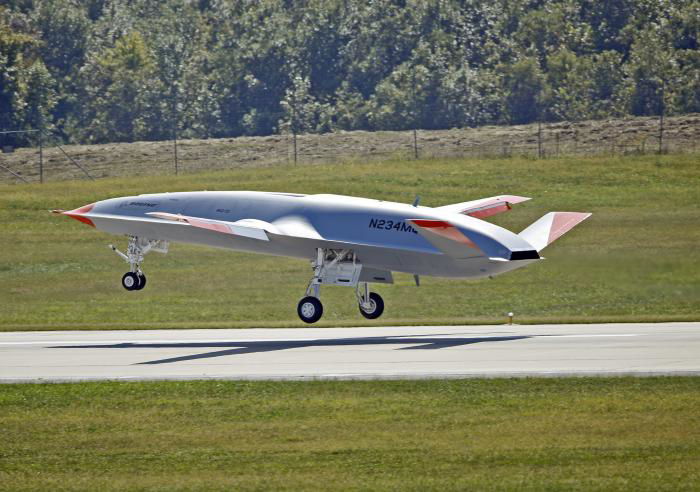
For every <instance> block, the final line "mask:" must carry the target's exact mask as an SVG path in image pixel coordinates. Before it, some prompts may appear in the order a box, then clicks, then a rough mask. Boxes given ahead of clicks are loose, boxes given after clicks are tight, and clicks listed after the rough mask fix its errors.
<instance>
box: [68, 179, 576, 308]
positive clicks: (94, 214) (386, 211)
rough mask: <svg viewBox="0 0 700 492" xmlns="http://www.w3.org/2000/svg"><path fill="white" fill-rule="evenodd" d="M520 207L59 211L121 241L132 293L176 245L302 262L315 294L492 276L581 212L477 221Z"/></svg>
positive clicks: (489, 201) (244, 195)
mask: <svg viewBox="0 0 700 492" xmlns="http://www.w3.org/2000/svg"><path fill="white" fill-rule="evenodd" d="M526 200H529V198H526V197H520V196H514V195H501V196H496V197H489V198H483V199H479V200H473V201H470V202H462V203H456V204H453V205H446V206H442V207H436V208H431V207H423V206H416V205H408V204H403V203H396V202H388V201H382V200H373V199H367V198H357V197H348V196H341V195H302V194H292V193H266V192H184V193H161V194H152V195H139V196H132V197H120V198H113V199H109V200H104V201H101V202H97V203H94V204H90V205H86V206H84V207H81V208H78V209H75V210H71V211H68V212H63V211H60V212H61V213H63V214H65V215H68V216H70V217H73V218H75V219H77V220H79V221H80V222H83V223H85V224H88V225H91V226H94V227H96V228H98V229H100V230H103V231H106V232H109V233H112V234H120V235H126V236H128V237H129V238H130V243H129V248H130V249H129V250H128V252H127V254H124V253H121V252H118V253H119V254H120V255H121V256H122V257H123V258H124V259H126V260H127V261H128V262H129V264H130V265H131V272H129V273H127V274H125V277H124V279H123V284H124V286H125V288H127V289H130V290H131V288H132V287H130V286H133V285H136V286H137V287H133V288H134V289H136V288H142V287H140V286H141V283H140V282H141V280H140V279H141V277H139V276H142V278H143V284H145V276H143V273H142V272H141V270H140V267H139V264H140V262H141V261H142V259H143V255H144V254H145V253H146V252H148V251H149V250H151V249H152V250H155V251H159V250H163V249H164V248H163V247H162V243H165V244H167V243H168V242H185V243H194V244H204V245H209V246H214V247H220V248H227V249H235V250H242V251H250V252H255V253H262V254H270V255H279V256H290V257H298V258H305V259H309V260H311V261H312V263H313V265H315V266H314V269H315V270H314V271H315V276H314V279H315V280H314V281H316V287H314V288H315V291H316V292H317V291H318V285H320V283H322V282H323V281H324V280H325V281H326V282H331V283H335V284H337V285H343V282H347V285H357V284H358V282H365V283H366V282H391V281H392V275H391V272H392V271H400V272H406V273H411V274H414V275H416V276H417V275H433V276H443V277H461V278H477V277H484V276H493V275H498V274H501V273H504V272H507V271H510V270H513V269H516V268H520V267H522V266H525V265H527V264H529V263H532V262H534V261H538V260H539V259H540V256H539V252H540V251H541V250H542V249H543V248H544V247H545V246H547V245H548V244H550V243H551V242H552V241H554V240H555V239H557V238H558V237H560V236H561V235H562V234H564V233H565V232H566V231H568V230H570V229H571V228H572V227H574V226H575V225H576V224H578V223H579V222H581V221H582V220H584V219H585V218H587V217H588V216H589V215H590V214H579V213H573V212H552V213H550V214H547V215H545V216H544V217H542V218H541V219H540V220H538V221H536V222H535V223H534V224H532V225H531V226H530V227H528V228H527V229H525V230H524V231H523V232H521V233H520V234H516V233H513V232H511V231H508V230H506V229H504V228H502V227H499V226H497V225H495V224H492V223H490V222H487V221H485V220H483V219H484V218H486V217H490V216H492V215H495V214H498V213H502V212H506V211H508V210H510V209H511V207H512V205H513V204H515V203H520V202H523V201H526ZM112 248H113V249H115V251H117V250H116V248H114V247H112ZM165 250H167V248H165ZM329 272H334V273H333V274H332V275H331V274H330V273H329ZM128 275H132V276H133V278H131V277H129V278H127V276H128ZM416 279H417V277H416ZM314 281H312V284H311V285H313V284H314ZM416 281H417V280H416ZM125 282H126V283H125ZM129 282H132V283H131V284H129ZM127 284H129V285H127ZM311 285H310V287H309V289H311V288H312V287H311ZM309 292H311V293H312V294H313V289H312V291H309ZM307 293H308V292H307ZM312 297H313V296H312ZM370 297H371V296H370V293H369V292H368V291H367V292H366V293H365V295H364V296H362V295H359V294H358V298H359V299H364V300H362V301H361V303H360V304H361V311H362V312H363V313H364V314H365V315H366V316H369V315H367V313H366V312H365V311H364V310H363V309H365V308H366V309H369V307H368V306H369V305H370ZM363 303H364V304H363ZM363 306H364V308H363ZM307 307H308V306H307ZM300 309H301V307H300ZM382 309H383V308H382ZM380 312H381V310H380ZM299 313H300V316H301V317H302V319H304V320H306V319H305V318H304V316H303V315H302V311H299Z"/></svg>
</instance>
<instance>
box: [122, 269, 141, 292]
mask: <svg viewBox="0 0 700 492" xmlns="http://www.w3.org/2000/svg"><path fill="white" fill-rule="evenodd" d="M140 283H141V282H140V281H139V276H138V275H136V274H135V273H134V272H126V273H125V274H124V276H123V277H122V287H124V288H125V289H126V290H136V289H138V288H139V284H140Z"/></svg>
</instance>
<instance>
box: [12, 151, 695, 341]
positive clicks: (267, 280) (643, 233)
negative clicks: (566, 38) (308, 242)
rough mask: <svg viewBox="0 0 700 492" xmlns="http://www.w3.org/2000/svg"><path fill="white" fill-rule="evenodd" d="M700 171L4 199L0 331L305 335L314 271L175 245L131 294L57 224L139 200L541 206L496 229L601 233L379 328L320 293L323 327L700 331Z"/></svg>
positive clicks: (494, 166)
mask: <svg viewBox="0 0 700 492" xmlns="http://www.w3.org/2000/svg"><path fill="white" fill-rule="evenodd" d="M699 178H700V162H699V160H698V156H697V155H665V156H628V157H595V158H593V157H591V158H580V157H579V158H561V159H546V160H531V159H518V158H512V159H490V160H488V159H487V160H473V159H471V160H465V159H452V160H445V159H442V160H441V159H435V160H419V161H386V162H380V163H376V162H373V163H343V164H336V165H318V166H298V167H294V166H279V167H274V168H261V169H239V170H232V171H226V172H217V173H207V174H204V173H203V174H195V175H185V176H179V177H175V176H160V177H140V178H131V179H129V178H119V179H116V178H114V179H104V180H99V181H96V182H90V181H66V182H60V183H50V184H45V185H43V186H42V185H21V186H0V252H1V254H0V330H15V329H57V328H77V329H100V328H140V327H143V328H166V327H207V326H210V327H239V326H300V325H301V322H300V321H298V319H297V316H296V303H297V301H298V299H299V298H300V297H301V296H302V295H303V292H304V289H305V287H306V283H307V282H308V280H309V278H310V275H311V270H310V268H309V266H308V264H307V263H306V262H303V261H300V260H295V259H285V258H275V257H267V256H261V255H254V254H247V253H237V252H231V251H223V250H216V249H209V248H205V247H197V246H189V245H180V244H174V245H172V246H171V251H170V253H169V254H168V255H166V256H162V255H159V254H157V253H152V254H149V255H148V256H147V257H146V262H145V264H144V269H145V271H146V272H147V274H148V276H149V277H148V278H149V284H148V287H147V288H146V289H145V290H143V291H141V292H126V291H124V290H123V289H122V287H121V286H120V282H119V279H120V277H121V275H122V274H123V272H124V271H125V270H126V265H125V264H124V263H123V262H122V260H120V259H119V258H117V256H116V255H114V254H113V253H111V252H110V251H109V250H108V249H107V247H106V245H107V244H109V243H112V242H116V243H117V244H118V245H120V246H122V247H123V246H124V244H125V240H124V239H123V238H119V237H115V236H110V235H107V234H105V233H101V232H98V231H95V230H94V229H92V228H89V227H86V226H85V225H83V224H80V223H78V222H76V221H73V220H70V219H68V218H65V217H57V216H51V215H49V214H48V213H47V210H49V209H52V208H66V209H68V208H73V207H77V206H80V205H84V204H87V203H91V202H94V201H97V200H101V199H105V198H109V197H115V196H123V195H129V194H137V193H145V192H162V191H179V190H202V189H208V190H269V191H294V192H302V193H339V194H347V195H356V196H366V197H373V198H380V199H385V200H395V201H402V202H411V201H412V200H413V198H414V195H415V194H420V195H421V196H422V204H424V205H429V206H437V205H444V204H447V203H453V202H459V201H465V200H470V199H475V198H479V197H485V196H491V195H496V194H503V193H512V194H519V195H525V196H531V197H533V198H534V199H533V200H532V201H530V202H526V203H523V204H520V205H517V206H516V207H515V209H514V210H513V211H511V212H510V213H507V214H502V215H499V216H496V217H494V221H495V222H496V223H498V224H500V225H503V226H505V227H507V228H510V229H512V230H515V231H519V230H522V229H523V228H524V227H526V226H527V225H529V224H530V223H531V222H533V221H534V220H536V219H537V218H539V217H540V216H541V215H542V214H544V213H546V212H548V211H552V210H559V211H567V210H570V211H588V212H593V214H594V215H593V217H591V218H590V219H589V220H588V221H586V222H585V223H583V224H582V225H580V226H579V227H577V228H576V229H574V230H573V231H572V232H570V233H569V234H567V235H566V236H565V237H563V238H561V239H560V240H559V241H557V243H555V244H554V245H552V246H550V247H549V248H548V249H546V250H545V252H544V256H546V257H547V260H546V261H543V262H540V263H538V264H536V265H531V266H529V267H527V268H524V269H522V270H518V271H516V272H513V273H509V274H505V275H503V276H500V277H496V278H495V279H493V280H480V281H465V280H447V279H437V278H428V277H425V278H423V279H422V285H421V287H420V288H416V287H415V286H414V284H413V279H412V277H411V276H409V275H402V274H399V275H397V276H396V280H397V283H396V285H393V286H378V287H377V288H376V290H377V291H379V292H380V293H381V294H382V295H383V296H384V298H385V301H386V304H387V309H386V311H385V315H384V316H383V317H382V318H380V319H379V320H377V321H374V322H369V321H367V320H365V319H364V318H362V317H361V316H360V315H359V313H358V312H357V306H356V305H355V301H354V296H353V294H352V292H351V290H350V289H347V288H345V289H343V288H339V287H330V288H326V289H324V290H323V292H322V299H323V302H324V306H325V313H324V318H323V320H322V323H321V324H320V326H329V325H360V324H362V325H367V324H388V323H391V324H393V323H403V324H408V323H424V324H435V323H502V322H503V321H504V320H505V313H507V312H508V311H514V312H515V314H516V321H517V322H520V323H528V322H559V321H569V322H589V321H639V320H641V321H663V320H696V319H698V318H700V314H699V313H700V275H698V273H699V272H700V259H699V257H698V254H697V247H698V246H697V245H698V244H700V186H698V185H699V184H700V179H699Z"/></svg>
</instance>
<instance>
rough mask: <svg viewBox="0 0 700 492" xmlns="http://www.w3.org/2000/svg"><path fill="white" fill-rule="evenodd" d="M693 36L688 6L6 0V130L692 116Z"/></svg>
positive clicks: (145, 132)
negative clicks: (684, 114) (662, 114)
mask: <svg viewBox="0 0 700 492" xmlns="http://www.w3.org/2000/svg"><path fill="white" fill-rule="evenodd" d="M699 31H700V2H698V1H696V0H665V1H658V0H606V1H604V2H603V1H599V0H414V1H410V0H373V1H367V2H355V1H351V0H259V1H253V0H82V1H79V0H9V1H8V0H4V1H3V2H2V5H0V130H18V129H30V128H43V129H45V130H46V132H47V133H48V132H51V133H53V134H55V135H59V136H60V137H61V138H62V139H63V140H64V141H69V142H74V143H102V142H116V141H135V140H164V139H170V138H172V137H173V135H174V134H175V133H177V135H178V137H179V138H209V137H233V136H239V135H268V134H275V133H284V132H289V131H293V132H298V133H301V132H330V131H338V130H405V129H411V128H414V127H415V128H419V129H443V128H454V127H467V126H470V127H471V126H479V125H485V124H519V123H529V122H533V121H538V120H539V121H562V120H573V121H575V120H582V119H597V118H606V117H618V116H624V115H657V114H660V113H661V112H664V113H666V114H680V113H687V112H700V52H699V50H698V33H699ZM36 138H37V137H36V134H34V135H32V134H26V135H22V134H15V135H8V136H5V139H4V141H5V142H7V141H8V139H11V140H12V142H13V143H14V144H15V145H26V144H31V143H32V142H33V141H32V139H36Z"/></svg>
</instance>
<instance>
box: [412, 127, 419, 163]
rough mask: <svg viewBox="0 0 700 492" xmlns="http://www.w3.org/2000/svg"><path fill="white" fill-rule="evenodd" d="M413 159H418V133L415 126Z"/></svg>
mask: <svg viewBox="0 0 700 492" xmlns="http://www.w3.org/2000/svg"><path fill="white" fill-rule="evenodd" d="M413 158H414V159H418V132H417V131H416V127H415V125H414V126H413Z"/></svg>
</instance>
